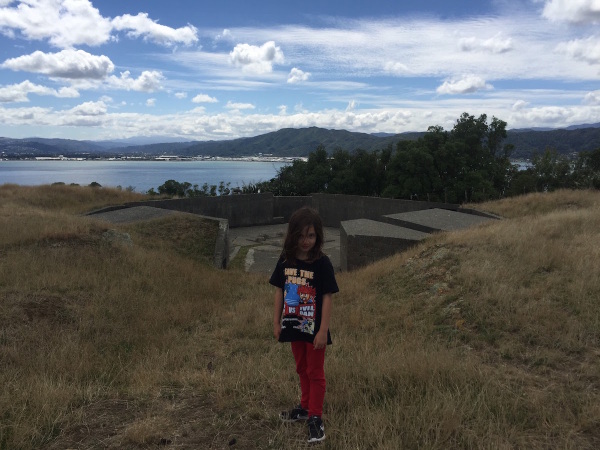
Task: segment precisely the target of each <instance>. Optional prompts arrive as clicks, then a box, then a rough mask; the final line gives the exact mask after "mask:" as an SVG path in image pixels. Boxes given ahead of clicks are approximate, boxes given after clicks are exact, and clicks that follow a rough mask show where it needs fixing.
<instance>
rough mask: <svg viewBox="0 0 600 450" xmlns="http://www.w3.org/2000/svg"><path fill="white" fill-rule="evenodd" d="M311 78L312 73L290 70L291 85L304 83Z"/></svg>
mask: <svg viewBox="0 0 600 450" xmlns="http://www.w3.org/2000/svg"><path fill="white" fill-rule="evenodd" d="M309 78H310V72H304V71H302V70H300V69H298V68H296V67H294V68H293V69H292V70H290V74H289V75H288V79H287V82H288V83H290V84H295V83H301V82H302V81H306V80H308V79H309Z"/></svg>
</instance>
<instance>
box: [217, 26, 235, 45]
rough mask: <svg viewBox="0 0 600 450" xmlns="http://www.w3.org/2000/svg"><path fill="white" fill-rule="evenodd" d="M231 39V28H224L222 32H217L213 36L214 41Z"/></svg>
mask: <svg viewBox="0 0 600 450" xmlns="http://www.w3.org/2000/svg"><path fill="white" fill-rule="evenodd" d="M231 39H233V35H232V34H231V30H228V29H227V28H225V29H224V30H223V32H222V33H220V34H217V35H216V36H215V39H214V40H215V42H219V41H224V40H231Z"/></svg>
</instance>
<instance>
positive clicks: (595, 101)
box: [583, 91, 600, 105]
mask: <svg viewBox="0 0 600 450" xmlns="http://www.w3.org/2000/svg"><path fill="white" fill-rule="evenodd" d="M583 103H585V104H586V105H600V91H592V92H588V93H587V94H585V97H584V98H583Z"/></svg>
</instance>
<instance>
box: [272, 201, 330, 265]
mask: <svg viewBox="0 0 600 450" xmlns="http://www.w3.org/2000/svg"><path fill="white" fill-rule="evenodd" d="M311 225H312V226H313V227H314V228H315V234H316V235H317V240H316V242H315V246H314V247H313V248H311V249H310V251H309V252H308V261H315V260H317V259H319V258H320V257H321V256H322V255H323V222H322V221H321V216H319V213H318V212H317V210H315V209H313V208H309V207H308V206H304V207H302V208H300V209H298V210H297V211H296V212H294V214H292V217H290V222H289V223H288V228H287V233H286V235H285V240H284V242H283V251H282V252H281V256H282V257H283V258H284V259H286V260H287V261H290V262H292V263H294V262H296V253H297V251H298V241H299V240H300V236H301V235H302V232H303V231H304V229H305V228H306V227H309V226H311Z"/></svg>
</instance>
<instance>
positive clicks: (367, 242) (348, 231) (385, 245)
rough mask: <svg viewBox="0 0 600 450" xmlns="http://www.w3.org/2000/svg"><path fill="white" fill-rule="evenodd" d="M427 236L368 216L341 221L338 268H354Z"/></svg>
mask: <svg viewBox="0 0 600 450" xmlns="http://www.w3.org/2000/svg"><path fill="white" fill-rule="evenodd" d="M427 236H429V235H428V234H427V233H423V232H421V231H417V230H412V229H410V228H403V227H398V226H395V225H391V224H388V223H384V222H378V221H376V220H371V219H354V220H348V221H342V223H341V226H340V268H341V269H342V270H343V271H348V270H353V269H357V268H359V267H363V266H366V265H368V264H370V263H372V262H375V261H378V260H380V259H382V258H385V257H387V256H391V255H393V254H395V253H398V252H402V251H404V250H406V249H408V248H410V247H412V246H413V245H416V244H418V243H419V242H421V240H423V239H425V238H426V237H427Z"/></svg>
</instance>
